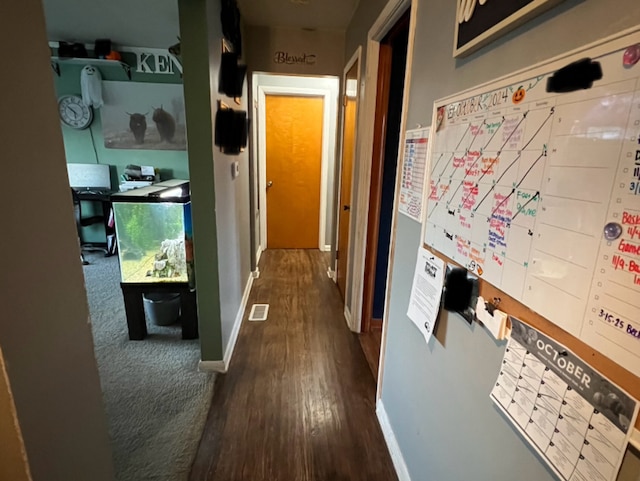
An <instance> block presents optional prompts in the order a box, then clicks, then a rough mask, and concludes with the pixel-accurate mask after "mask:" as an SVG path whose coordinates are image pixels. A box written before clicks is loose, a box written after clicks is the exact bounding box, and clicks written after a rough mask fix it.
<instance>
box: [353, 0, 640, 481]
mask: <svg viewBox="0 0 640 481" xmlns="http://www.w3.org/2000/svg"><path fill="white" fill-rule="evenodd" d="M377 3H381V2H377ZM455 8H456V2H451V1H449V0H431V1H429V2H427V1H425V0H420V3H419V11H418V26H417V32H416V44H415V49H414V64H413V69H412V84H411V90H410V107H409V112H408V120H407V125H409V126H413V125H415V124H417V123H421V124H423V125H429V124H430V122H431V114H432V109H433V102H434V100H436V99H438V98H441V97H443V96H446V95H450V94H454V93H455V92H457V91H460V90H462V89H465V88H468V87H471V86H473V85H476V84H480V83H483V82H485V81H489V80H491V79H493V78H496V77H499V76H501V75H504V74H508V73H509V72H512V71H515V70H517V69H521V68H524V67H526V66H528V65H532V64H534V63H536V62H538V61H541V60H544V59H547V58H549V57H552V56H554V55H558V54H561V53H563V52H566V51H569V50H571V49H574V48H576V47H579V46H581V45H584V44H586V43H589V42H591V41H594V40H597V39H599V38H601V37H604V36H606V35H609V34H613V33H615V32H618V31H620V30H622V29H624V28H626V27H630V26H632V25H634V24H637V23H638V22H639V21H640V4H639V3H638V2H637V0H615V1H613V0H609V1H607V2H604V1H594V0H591V1H578V0H568V1H566V2H564V3H563V4H562V5H561V6H559V7H557V8H555V9H554V10H552V11H551V12H548V13H547V14H544V15H543V16H542V17H539V18H538V19H536V20H534V21H532V22H530V23H529V24H527V25H525V26H523V27H522V28H520V29H518V30H517V31H514V32H512V33H511V34H509V35H507V36H506V37H503V38H502V39H500V40H499V41H497V42H495V43H493V44H492V45H491V46H489V47H488V48H485V49H483V50H481V51H479V52H477V53H476V54H474V55H473V56H471V57H470V58H468V59H465V60H461V61H456V60H454V59H453V58H452V43H453V42H452V37H453V26H454V15H455ZM362 10H367V12H368V18H371V19H375V17H376V16H377V14H378V12H379V7H374V6H373V5H369V2H366V7H365V2H361V5H360V8H359V11H358V12H357V13H356V19H354V22H353V23H352V27H351V28H350V30H349V32H348V33H347V54H349V53H350V52H351V51H352V50H353V49H354V48H355V47H356V46H357V44H359V43H361V44H362V45H365V42H366V38H365V35H366V30H367V29H368V27H369V26H370V23H369V24H367V25H366V26H363V24H362V21H361V20H362V19H359V18H358V16H359V15H360V14H362V13H364V12H362ZM395 240H396V246H395V258H394V266H393V277H392V284H391V299H390V304H389V321H388V338H387V345H386V357H385V366H384V374H383V385H382V401H383V403H384V406H385V408H386V411H387V413H388V416H389V419H390V422H391V425H392V428H393V430H394V432H395V435H396V437H397V439H398V443H399V445H400V448H401V451H402V454H403V456H404V459H405V461H406V464H407V466H408V469H409V472H410V474H411V478H412V479H413V480H414V481H423V480H438V481H447V480H450V481H459V480H461V479H473V480H476V481H484V480H486V481H489V480H492V481H495V480H511V479H516V478H517V479H519V480H521V481H527V480H530V481H543V480H552V479H555V478H554V476H553V475H552V474H551V472H550V471H549V470H548V469H547V468H546V467H545V466H544V465H543V463H542V462H540V461H539V460H538V458H537V457H536V455H535V454H534V452H533V450H531V449H530V448H528V447H527V445H525V443H524V442H523V441H522V439H521V438H520V436H519V435H518V434H517V433H516V431H515V430H514V429H513V428H512V427H511V426H510V425H509V424H508V423H507V422H506V421H505V420H504V419H503V417H502V416H501V414H499V412H498V410H497V409H496V408H494V406H493V405H492V403H491V401H490V400H489V392H490V391H491V388H492V384H493V382H494V381H495V378H496V375H497V372H498V367H499V365H500V361H501V359H502V356H503V353H504V348H503V347H504V346H503V344H501V343H496V342H495V341H493V340H492V339H491V338H490V337H489V335H488V334H487V333H486V332H485V331H484V330H483V329H482V328H480V327H479V326H478V325H473V326H469V325H467V324H466V323H465V322H464V321H463V320H462V319H461V318H459V317H458V316H456V315H452V316H448V317H447V316H446V315H445V316H443V317H444V318H443V319H441V323H440V325H439V327H438V332H437V339H436V338H433V339H432V340H431V342H430V343H429V345H428V346H427V345H425V343H424V340H423V338H422V337H421V335H420V334H419V333H418V332H417V330H416V329H415V328H414V326H413V324H412V323H411V321H410V320H409V319H408V318H407V316H406V312H407V307H408V301H409V292H410V289H411V282H412V275H413V268H414V266H415V261H416V251H417V249H418V246H419V242H420V225H419V224H418V223H416V222H413V221H411V220H410V219H408V218H406V217H404V216H402V215H399V216H397V232H396V237H395ZM639 466H640V461H639V459H638V457H637V455H636V454H631V453H630V454H629V455H628V456H627V460H626V461H625V465H624V466H623V472H622V474H621V476H620V479H625V480H634V481H635V480H637V479H638V467H639Z"/></svg>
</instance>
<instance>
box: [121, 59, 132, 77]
mask: <svg viewBox="0 0 640 481" xmlns="http://www.w3.org/2000/svg"><path fill="white" fill-rule="evenodd" d="M120 65H121V66H122V70H124V71H125V73H126V74H127V78H128V79H129V80H131V66H130V65H129V64H127V63H124V62H120Z"/></svg>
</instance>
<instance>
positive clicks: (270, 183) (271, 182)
mask: <svg viewBox="0 0 640 481" xmlns="http://www.w3.org/2000/svg"><path fill="white" fill-rule="evenodd" d="M272 185H273V180H270V181H269V182H267V189H268V188H269V187H271V186H272Z"/></svg>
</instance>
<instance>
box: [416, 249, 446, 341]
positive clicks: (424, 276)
mask: <svg viewBox="0 0 640 481" xmlns="http://www.w3.org/2000/svg"><path fill="white" fill-rule="evenodd" d="M444 272H445V263H444V261H443V260H442V259H440V258H438V257H436V256H434V255H433V254H432V253H431V252H429V251H428V250H427V249H425V248H423V247H420V248H419V249H418V260H417V261H416V270H415V272H414V275H413V285H412V286H411V298H410V299H409V310H408V311H407V316H409V319H411V320H412V321H413V323H414V324H415V325H416V327H417V328H418V329H419V330H420V332H421V333H422V335H423V336H424V339H425V341H427V342H429V339H431V335H432V334H433V328H434V327H435V324H436V320H437V319H438V313H439V312H440V299H441V297H442V287H443V286H444Z"/></svg>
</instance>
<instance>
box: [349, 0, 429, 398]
mask: <svg viewBox="0 0 640 481" xmlns="http://www.w3.org/2000/svg"><path fill="white" fill-rule="evenodd" d="M418 3H419V0H389V1H388V2H387V4H386V6H385V7H384V9H383V10H382V12H381V13H380V15H379V16H378V18H377V19H376V21H375V22H374V24H373V25H372V26H371V28H370V29H369V32H368V34H367V56H366V62H367V68H366V77H365V81H366V89H365V90H366V92H365V99H364V105H363V108H362V109H361V110H360V112H359V115H358V126H359V129H361V131H360V132H359V137H360V139H361V142H360V146H361V149H360V151H359V152H358V158H357V162H358V168H357V171H356V172H357V174H356V175H357V178H358V183H357V201H358V202H357V207H356V219H357V220H356V233H355V239H354V243H355V248H354V250H353V252H354V253H357V254H356V255H355V257H354V260H353V272H354V276H353V281H354V289H353V295H352V297H351V306H350V307H351V314H352V316H351V317H352V318H353V321H352V325H353V327H355V329H353V330H354V331H355V332H360V330H361V326H362V303H363V298H362V295H363V288H364V267H365V257H366V248H367V245H366V242H367V223H368V213H369V185H370V184H371V159H372V156H373V139H374V130H375V128H374V123H375V112H376V96H377V92H376V90H377V78H378V58H379V54H380V42H381V41H382V39H383V38H384V37H385V35H386V34H387V33H388V32H389V30H390V29H391V28H392V27H393V26H394V25H395V24H396V22H397V21H398V20H399V19H400V17H401V16H402V15H403V14H404V12H405V11H406V10H407V8H410V9H411V12H410V15H411V18H410V21H409V39H408V45H407V62H406V65H405V80H404V95H403V99H402V116H401V122H400V142H399V145H398V155H399V156H400V155H401V154H402V145H403V144H404V140H405V130H406V129H407V114H408V107H409V98H410V95H411V77H412V73H413V72H412V66H413V55H414V44H415V33H416V24H417V17H418V15H417V14H418ZM402 160H403V159H402V158H401V157H399V159H398V166H397V169H396V186H395V194H394V197H395V198H394V206H393V217H392V222H391V240H390V249H389V267H388V272H389V273H388V277H387V288H386V292H385V299H386V301H385V308H384V316H383V324H382V345H381V352H380V364H379V369H378V385H377V392H376V400H379V399H380V396H381V394H382V393H381V390H382V378H383V375H384V361H385V347H386V341H387V332H388V327H389V304H390V302H389V297H390V294H391V289H390V286H391V284H392V280H393V265H394V257H395V242H396V241H395V238H396V231H397V210H398V192H399V190H400V182H401V181H402V176H401V175H400V172H401V171H402V163H403V162H402Z"/></svg>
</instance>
